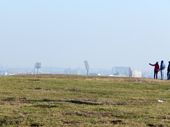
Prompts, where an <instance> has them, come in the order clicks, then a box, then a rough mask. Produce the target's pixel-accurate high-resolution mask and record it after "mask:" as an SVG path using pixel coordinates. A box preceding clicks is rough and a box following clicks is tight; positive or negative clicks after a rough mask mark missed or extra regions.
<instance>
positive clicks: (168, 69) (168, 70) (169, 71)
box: [167, 61, 170, 80]
mask: <svg viewBox="0 0 170 127" xmlns="http://www.w3.org/2000/svg"><path fill="white" fill-rule="evenodd" d="M169 74H170V61H169V65H168V68H167V79H168V80H170V79H169Z"/></svg>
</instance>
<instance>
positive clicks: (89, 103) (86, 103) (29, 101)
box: [22, 99, 103, 105]
mask: <svg viewBox="0 0 170 127" xmlns="http://www.w3.org/2000/svg"><path fill="white" fill-rule="evenodd" d="M22 101H23V102H25V103H34V102H69V103H75V104H85V105H103V104H102V103H92V102H86V101H79V100H49V99H43V100H22Z"/></svg>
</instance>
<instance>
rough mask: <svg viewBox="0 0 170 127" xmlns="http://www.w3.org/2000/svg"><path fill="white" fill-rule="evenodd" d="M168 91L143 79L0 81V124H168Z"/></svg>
mask: <svg viewBox="0 0 170 127" xmlns="http://www.w3.org/2000/svg"><path fill="white" fill-rule="evenodd" d="M169 89H170V81H166V80H154V79H141V78H116V77H96V76H76V75H72V76H70V75H18V76H7V77H0V126H13V127H15V126H17V127H18V126H61V127H62V126H73V127H81V126H83V127H84V126H87V127H89V126H96V127H98V126H99V127H100V126H101V127H103V126H106V127H107V126H128V127H129V126H139V127H141V126H143V127H145V126H170V91H169ZM158 100H163V101H165V102H163V103H159V102H158Z"/></svg>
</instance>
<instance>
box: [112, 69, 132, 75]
mask: <svg viewBox="0 0 170 127" xmlns="http://www.w3.org/2000/svg"><path fill="white" fill-rule="evenodd" d="M112 73H113V75H114V76H121V77H132V71H131V68H130V67H113V68H112Z"/></svg>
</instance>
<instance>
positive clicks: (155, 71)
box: [149, 60, 170, 80]
mask: <svg viewBox="0 0 170 127" xmlns="http://www.w3.org/2000/svg"><path fill="white" fill-rule="evenodd" d="M149 65H151V66H155V68H154V79H157V78H158V72H159V71H160V73H161V79H162V80H163V79H164V69H165V64H164V61H163V60H162V61H161V65H160V66H159V64H158V62H156V63H155V64H151V63H149ZM167 79H170V61H169V65H168V67H167Z"/></svg>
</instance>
